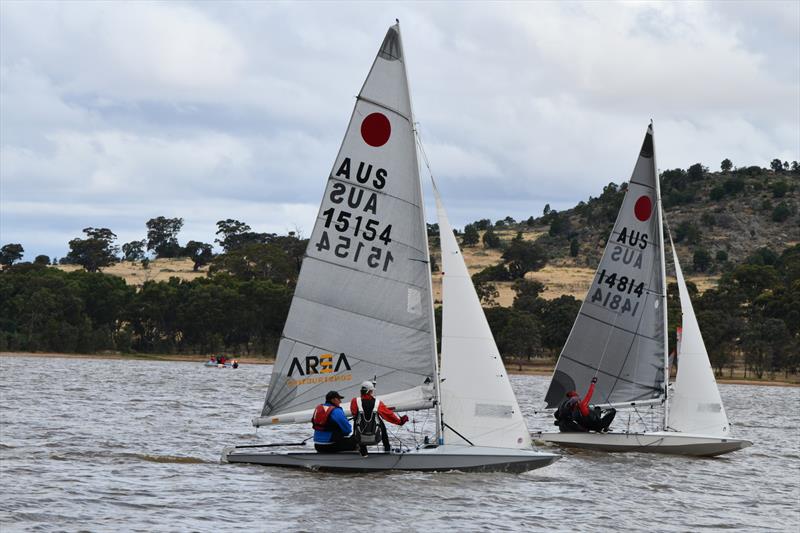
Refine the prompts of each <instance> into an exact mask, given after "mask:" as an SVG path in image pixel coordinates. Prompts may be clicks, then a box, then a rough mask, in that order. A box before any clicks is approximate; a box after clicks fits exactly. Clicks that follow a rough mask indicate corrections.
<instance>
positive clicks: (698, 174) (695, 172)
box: [686, 163, 708, 181]
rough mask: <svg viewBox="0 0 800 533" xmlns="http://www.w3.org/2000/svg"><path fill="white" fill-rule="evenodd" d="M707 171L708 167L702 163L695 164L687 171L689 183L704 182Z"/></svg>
mask: <svg viewBox="0 0 800 533" xmlns="http://www.w3.org/2000/svg"><path fill="white" fill-rule="evenodd" d="M707 171H708V169H707V168H706V167H704V166H703V165H701V164H700V163H695V164H694V165H692V166H690V167H689V168H688V169H686V177H687V178H689V181H702V180H703V177H705V173H706V172H707Z"/></svg>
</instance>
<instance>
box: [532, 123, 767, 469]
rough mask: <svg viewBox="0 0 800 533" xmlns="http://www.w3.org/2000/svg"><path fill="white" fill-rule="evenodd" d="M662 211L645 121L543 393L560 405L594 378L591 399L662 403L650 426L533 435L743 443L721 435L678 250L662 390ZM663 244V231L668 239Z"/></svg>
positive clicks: (656, 444)
mask: <svg viewBox="0 0 800 533" xmlns="http://www.w3.org/2000/svg"><path fill="white" fill-rule="evenodd" d="M662 217H663V211H662V208H661V191H660V184H659V180H658V175H657V171H656V163H655V145H654V142H653V126H652V124H650V126H649V127H648V129H647V133H646V135H645V138H644V142H643V144H642V148H641V150H640V153H639V158H638V160H637V162H636V166H635V167H634V170H633V175H632V177H631V180H630V182H629V185H628V190H627V192H626V193H625V198H624V200H623V202H622V207H621V208H620V212H619V215H618V217H617V221H616V223H615V224H614V229H613V230H612V233H611V235H610V236H609V239H608V244H607V245H606V249H605V251H604V253H603V257H602V258H601V260H600V264H599V266H598V267H597V272H596V275H595V278H594V281H593V282H592V286H591V287H590V289H589V292H588V293H587V295H586V297H585V299H584V301H583V304H582V306H581V309H580V311H579V313H578V317H577V319H576V320H575V324H574V325H573V327H572V331H571V332H570V335H569V337H568V338H567V342H566V344H565V345H564V349H563V350H562V352H561V355H560V357H559V359H558V363H557V364H556V368H555V371H554V373H553V377H552V381H551V383H550V387H549V389H548V391H547V395H546V397H545V402H546V405H547V407H548V408H556V407H559V406H560V405H562V402H563V401H564V400H565V396H566V394H567V393H568V392H570V391H576V390H579V391H584V390H587V387H588V385H589V383H590V380H592V378H596V379H597V383H596V389H593V390H594V394H595V396H594V398H595V399H597V398H599V400H600V401H597V400H595V402H594V403H596V404H601V405H604V406H609V407H610V406H614V407H620V408H626V409H630V410H632V411H633V412H634V413H636V414H637V416H638V417H639V418H640V420H641V421H644V418H643V417H642V416H641V413H640V412H639V409H646V410H648V411H649V410H652V409H653V408H655V407H657V406H661V409H662V411H661V412H662V417H661V420H660V423H658V424H656V425H655V427H653V428H652V429H651V430H650V431H644V432H641V431H626V432H622V433H615V432H610V433H597V432H572V431H562V432H536V433H533V434H532V436H533V438H534V439H535V440H539V441H544V442H547V443H552V444H557V445H561V446H567V447H577V448H587V449H594V450H602V451H610V452H624V451H631V452H650V453H669V454H681V455H702V456H715V455H721V454H724V453H729V452H732V451H735V450H739V449H742V448H746V447H747V446H750V445H751V444H752V443H751V442H749V441H746V440H742V439H733V438H731V437H730V424H729V422H728V417H727V416H726V414H725V408H724V407H723V405H722V399H721V397H720V394H719V389H718V388H717V383H716V380H715V379H714V373H713V370H712V368H711V363H710V361H709V358H708V353H707V352H706V349H705V345H704V344H703V338H702V336H701V334H700V327H699V325H698V323H697V319H696V318H695V315H694V309H693V308H692V302H691V299H690V298H689V292H688V290H687V289H686V283H685V281H684V279H683V273H682V271H681V268H680V263H679V261H678V256H677V254H676V253H675V248H674V246H673V247H672V255H673V262H674V265H675V271H676V276H677V280H678V291H679V294H680V302H681V310H682V313H683V333H682V336H681V346H680V353H679V365H678V374H677V377H676V379H675V383H674V384H673V390H672V391H670V390H669V389H668V388H667V382H668V379H669V377H668V376H669V358H668V351H667V314H666V309H667V299H666V297H667V286H666V274H665V270H666V268H665V256H664V244H665V242H664V233H663V224H664V222H663V218H662ZM670 243H671V238H670Z"/></svg>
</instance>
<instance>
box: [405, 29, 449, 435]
mask: <svg viewBox="0 0 800 533" xmlns="http://www.w3.org/2000/svg"><path fill="white" fill-rule="evenodd" d="M395 20H396V21H397V24H396V26H397V34H398V35H399V36H400V43H401V46H402V42H403V34H402V33H401V32H400V20H399V19H395ZM403 72H405V75H406V85H407V87H408V101H409V107H410V109H411V113H410V117H409V118H410V119H411V131H412V132H413V133H414V144H415V145H417V144H418V143H417V126H416V122H415V121H414V104H413V102H412V98H411V82H410V81H409V80H408V69H407V68H406V55H405V49H403ZM417 151H418V149H417V148H416V146H415V149H414V167H415V168H416V169H417V185H418V186H419V194H420V198H421V199H422V202H421V203H420V209H419V212H420V218H421V222H422V235H423V241H424V243H425V257H426V259H427V265H428V271H429V272H428V279H429V280H430V275H431V273H430V266H431V250H430V246H429V244H428V225H427V223H426V221H425V195H424V194H423V191H422V180H421V179H420V176H419V158H418V156H417ZM429 283H430V290H429V291H428V293H429V295H430V297H429V298H428V305H429V306H430V324H429V325H428V327H430V329H431V338H432V339H433V342H432V346H431V355H432V356H433V383H434V390H435V391H436V403H435V407H434V411H435V413H436V442H437V443H438V444H444V440H443V438H442V394H441V388H440V383H439V381H440V380H439V355H438V353H437V352H436V317H435V315H434V311H435V310H434V306H433V283H432V282H429Z"/></svg>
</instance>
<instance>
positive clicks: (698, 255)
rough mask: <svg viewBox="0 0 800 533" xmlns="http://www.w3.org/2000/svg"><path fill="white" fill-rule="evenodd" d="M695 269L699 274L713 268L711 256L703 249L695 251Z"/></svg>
mask: <svg viewBox="0 0 800 533" xmlns="http://www.w3.org/2000/svg"><path fill="white" fill-rule="evenodd" d="M692 262H693V263H694V269H695V271H697V272H705V271H706V270H708V267H710V266H711V254H709V253H708V252H707V251H706V250H703V249H702V248H701V249H699V250H695V252H694V257H693V261H692Z"/></svg>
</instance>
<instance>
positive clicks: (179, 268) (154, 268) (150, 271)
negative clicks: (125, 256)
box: [56, 258, 208, 287]
mask: <svg viewBox="0 0 800 533" xmlns="http://www.w3.org/2000/svg"><path fill="white" fill-rule="evenodd" d="M193 264H194V263H193V262H192V260H191V259H187V258H179V259H154V260H152V261H150V265H149V266H148V268H146V269H145V268H142V264H141V263H139V262H136V263H133V262H131V261H122V262H120V263H117V264H115V265H112V266H110V267H106V268H104V269H102V272H103V273H104V274H111V275H112V276H119V277H121V278H123V279H124V280H125V283H127V284H128V285H136V286H137V287H141V286H142V285H143V284H144V282H145V281H168V280H169V278H171V277H173V276H175V277H178V278H180V279H195V278H202V277H205V276H206V275H207V273H208V267H203V268H201V269H200V270H198V271H197V272H194V271H193V270H192V265H193ZM56 268H59V269H61V270H63V271H65V272H72V271H73V270H80V268H81V267H79V266H78V265H58V267H56Z"/></svg>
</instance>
